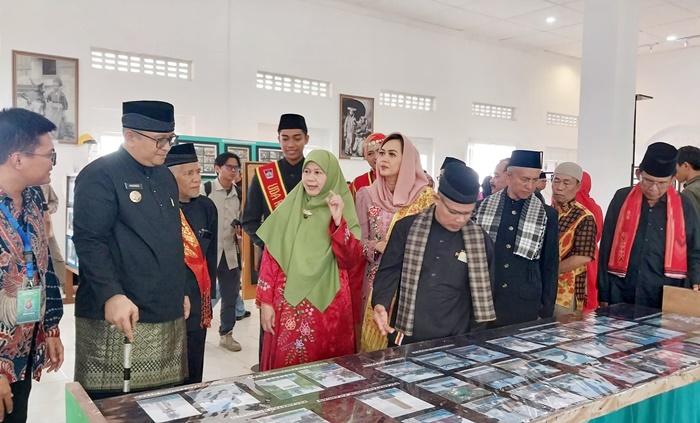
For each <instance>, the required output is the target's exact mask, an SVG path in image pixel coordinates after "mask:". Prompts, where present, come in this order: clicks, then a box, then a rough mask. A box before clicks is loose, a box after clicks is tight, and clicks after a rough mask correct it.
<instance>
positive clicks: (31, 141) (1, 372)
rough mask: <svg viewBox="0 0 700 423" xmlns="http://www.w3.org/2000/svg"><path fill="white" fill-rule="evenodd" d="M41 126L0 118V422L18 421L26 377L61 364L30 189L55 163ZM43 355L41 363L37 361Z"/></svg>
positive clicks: (56, 314)
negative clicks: (45, 367)
mask: <svg viewBox="0 0 700 423" xmlns="http://www.w3.org/2000/svg"><path fill="white" fill-rule="evenodd" d="M55 129H56V126H55V125H54V124H53V123H51V121H49V120H48V119H46V118H44V117H43V116H41V115H38V114H36V113H34V112H30V111H28V110H24V109H5V110H3V111H1V112H0V160H1V161H2V163H0V212H1V213H0V231H1V233H2V236H0V338H1V339H3V340H4V341H3V342H2V343H0V420H2V421H3V422H5V423H7V422H25V421H26V420H27V404H28V402H29V392H30V390H31V387H32V378H33V379H36V380H39V378H40V376H41V372H42V368H43V366H44V364H46V363H45V359H48V367H47V369H48V371H49V372H50V371H57V370H58V369H59V368H60V367H61V365H62V364H63V344H62V343H61V339H60V338H59V330H58V323H59V321H60V320H61V317H62V316H63V303H62V300H61V293H60V291H59V287H58V279H57V278H56V274H55V273H54V271H53V265H52V264H51V255H50V253H49V244H48V239H47V237H46V231H45V228H44V224H43V212H42V209H43V205H42V199H41V198H42V197H41V194H40V192H39V188H38V187H35V186H36V185H42V184H47V183H49V182H50V181H51V176H50V172H51V169H52V168H53V165H55V164H56V152H55V151H54V148H53V141H52V140H51V135H50V134H49V133H50V132H51V131H53V130H55ZM44 354H46V357H45V356H44Z"/></svg>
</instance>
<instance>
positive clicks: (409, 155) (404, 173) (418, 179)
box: [370, 132, 428, 213]
mask: <svg viewBox="0 0 700 423" xmlns="http://www.w3.org/2000/svg"><path fill="white" fill-rule="evenodd" d="M393 135H400V136H401V138H403V156H402V158H401V168H400V169H399V175H398V178H397V179H396V187H394V192H393V193H392V192H391V191H389V187H388V186H387V184H386V180H385V179H384V177H383V176H382V175H381V174H380V173H379V171H377V179H376V180H375V181H374V183H373V184H372V185H371V186H370V194H371V195H372V202H373V203H374V204H375V205H377V206H378V207H379V208H381V209H382V210H385V211H388V212H390V213H396V212H397V211H399V210H401V209H402V208H403V207H405V206H407V205H409V204H411V203H412V202H413V201H415V199H416V198H418V196H419V195H420V193H421V191H423V190H424V189H425V188H426V187H427V186H428V178H427V177H426V176H425V172H423V167H422V166H421V164H420V154H419V153H418V149H416V147H415V146H414V145H413V143H412V142H411V140H409V139H408V137H406V136H405V135H403V134H401V133H399V132H393V133H391V134H389V135H387V137H386V139H385V140H384V141H382V147H384V144H385V143H386V142H387V140H389V138H390V137H392V136H393Z"/></svg>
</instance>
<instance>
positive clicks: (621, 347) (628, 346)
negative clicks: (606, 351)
mask: <svg viewBox="0 0 700 423" xmlns="http://www.w3.org/2000/svg"><path fill="white" fill-rule="evenodd" d="M597 339H598V341H600V342H602V343H603V344H605V345H606V346H607V347H609V348H612V349H614V350H618V351H630V350H634V349H637V348H642V344H637V343H636V342H632V341H628V340H626V339H620V338H614V337H612V336H605V335H603V336H599V337H598V338H597Z"/></svg>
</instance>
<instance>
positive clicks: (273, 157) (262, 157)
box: [258, 147, 284, 162]
mask: <svg viewBox="0 0 700 423" xmlns="http://www.w3.org/2000/svg"><path fill="white" fill-rule="evenodd" d="M283 157H284V153H282V150H281V149H279V148H270V147H258V161H259V162H276V161H277V160H279V159H281V158H283Z"/></svg>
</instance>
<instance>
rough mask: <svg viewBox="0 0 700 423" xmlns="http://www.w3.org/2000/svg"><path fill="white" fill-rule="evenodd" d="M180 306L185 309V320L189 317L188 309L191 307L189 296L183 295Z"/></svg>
mask: <svg viewBox="0 0 700 423" xmlns="http://www.w3.org/2000/svg"><path fill="white" fill-rule="evenodd" d="M182 307H183V308H184V309H185V320H187V319H189V318H190V309H191V308H192V306H191V304H190V297H188V296H187V295H185V301H184V302H183V304H182Z"/></svg>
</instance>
